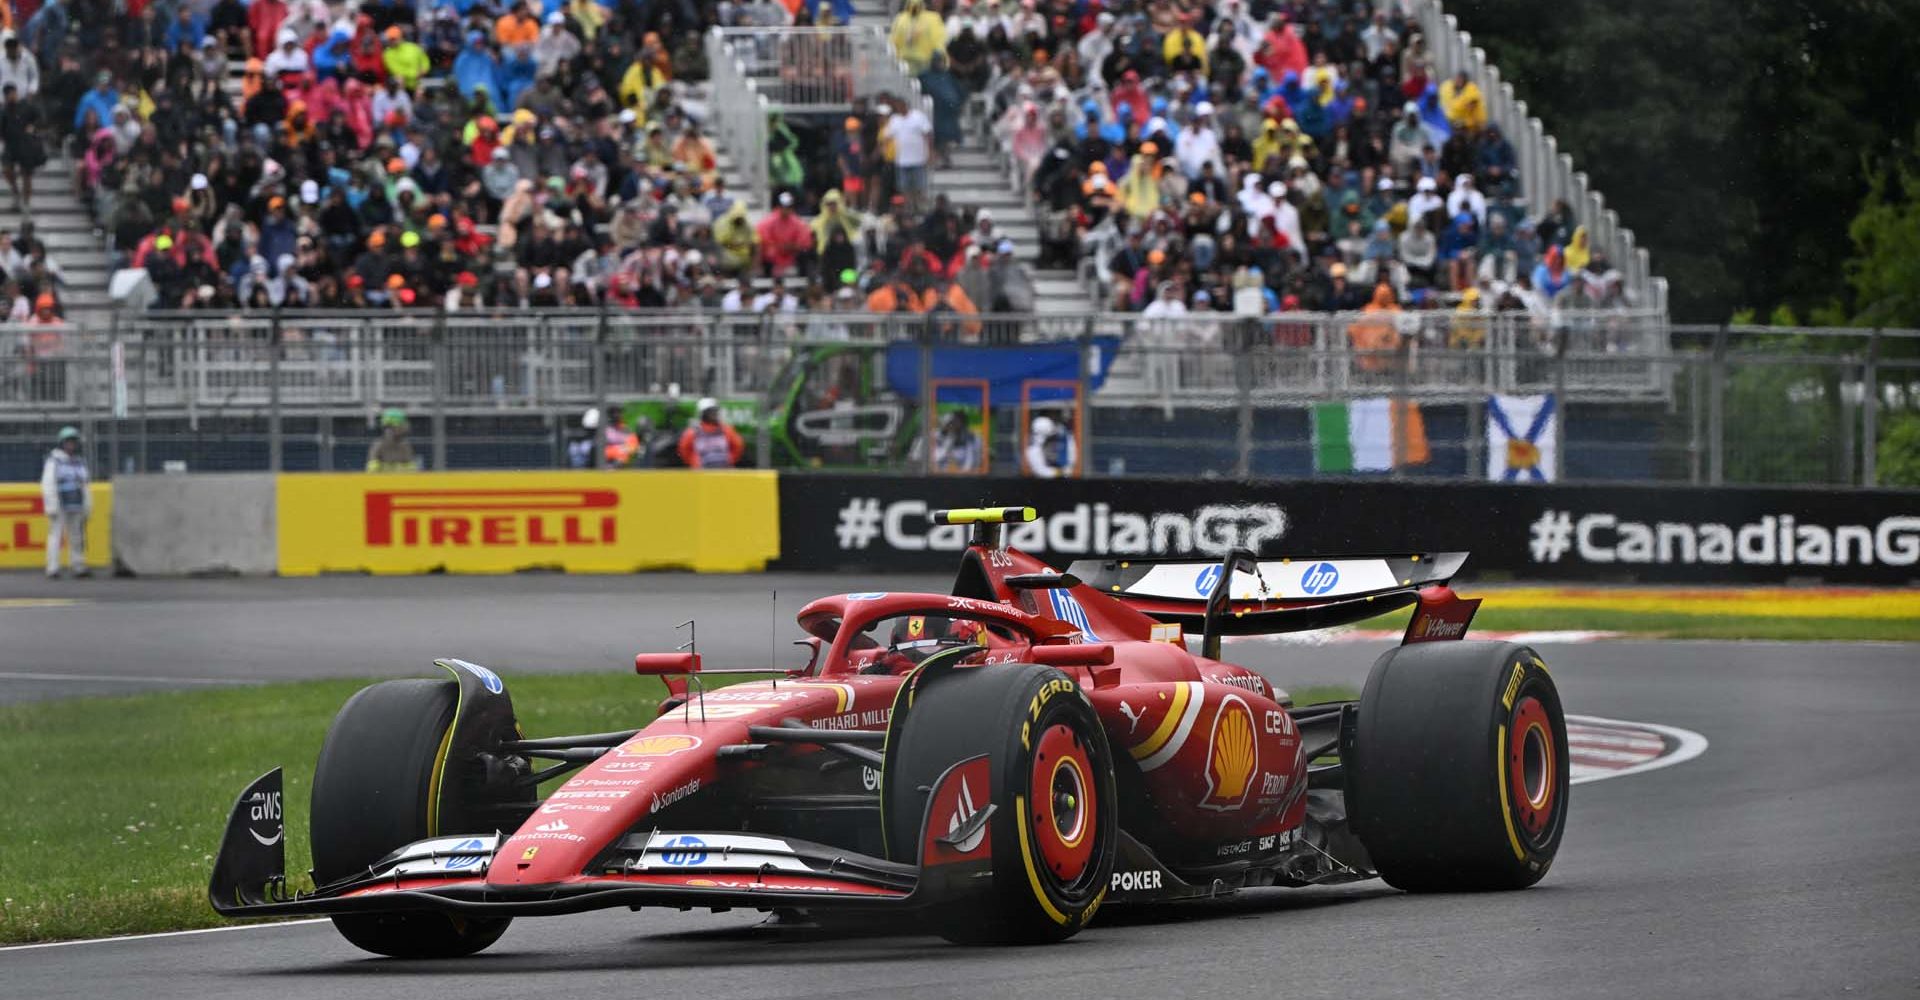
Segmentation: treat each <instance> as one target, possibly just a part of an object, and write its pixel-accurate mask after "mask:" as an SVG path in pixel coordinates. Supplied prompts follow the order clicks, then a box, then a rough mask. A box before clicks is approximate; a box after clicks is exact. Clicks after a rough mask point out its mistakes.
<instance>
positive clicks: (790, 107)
mask: <svg viewBox="0 0 1920 1000" xmlns="http://www.w3.org/2000/svg"><path fill="white" fill-rule="evenodd" d="M706 47H707V62H708V65H710V66H711V67H713V69H712V80H713V88H714V94H713V101H712V111H711V112H710V116H711V119H712V121H713V127H714V130H715V131H716V132H718V133H719V134H720V136H721V138H722V141H723V142H724V143H725V146H726V148H727V149H728V150H729V151H730V152H731V153H733V155H734V156H735V157H736V158H737V159H738V160H739V162H740V163H741V165H742V168H743V169H744V170H745V172H746V175H747V179H748V184H749V186H750V187H751V188H752V191H753V195H754V197H755V198H756V199H757V200H758V201H759V202H760V203H761V204H765V203H766V198H767V194H768V170H767V131H766V129H767V125H766V121H767V113H768V112H769V111H772V110H776V109H778V110H781V111H789V112H795V113H814V112H832V111H838V110H843V109H846V108H849V107H851V106H852V104H853V101H854V99H855V98H857V97H873V96H876V95H878V94H883V93H884V94H892V95H894V96H896V97H900V98H903V99H905V100H907V101H909V102H911V103H913V104H915V105H918V106H919V107H920V109H921V110H922V111H923V112H925V113H926V114H927V116H928V117H929V118H931V117H932V115H933V106H932V102H931V101H929V100H928V99H927V97H926V96H925V95H924V94H922V93H921V92H920V82H919V81H918V80H916V79H915V78H914V77H913V75H912V74H911V73H909V72H908V71H907V67H906V66H905V64H903V63H901V62H900V59H899V57H898V56H897V55H895V54H894V52H893V47H892V46H891V45H890V44H888V42H887V35H886V31H885V30H884V29H883V28H881V27H879V26H877V25H855V26H852V27H829V28H712V29H709V30H708V32H707V38H706Z"/></svg>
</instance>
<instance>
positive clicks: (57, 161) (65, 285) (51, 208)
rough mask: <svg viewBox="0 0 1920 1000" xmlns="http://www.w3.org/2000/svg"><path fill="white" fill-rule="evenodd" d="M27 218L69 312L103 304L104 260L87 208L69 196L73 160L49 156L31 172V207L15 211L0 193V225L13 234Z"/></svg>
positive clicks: (106, 300)
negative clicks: (58, 281)
mask: <svg viewBox="0 0 1920 1000" xmlns="http://www.w3.org/2000/svg"><path fill="white" fill-rule="evenodd" d="M29 218H30V219H32V220H33V228H34V237H35V238H36V239H38V240H40V242H42V243H44V244H46V246H47V259H48V261H49V262H51V263H52V265H53V266H54V269H55V270H57V271H58V272H59V274H60V276H61V279H62V281H61V285H60V300H61V303H62V305H63V306H64V307H65V309H66V312H67V314H68V315H69V316H71V315H73V314H74V313H76V312H80V311H91V310H98V309H103V308H106V307H107V306H109V305H111V304H112V300H111V298H110V297H109V296H108V295H107V279H108V277H109V274H108V271H107V262H106V258H105V256H104V255H103V254H102V253H101V249H100V241H99V240H97V239H95V238H94V236H93V223H92V221H91V220H90V219H88V218H87V210H86V208H85V207H84V206H83V205H81V204H80V203H79V202H78V201H76V200H75V199H74V196H73V165H72V162H71V161H69V160H68V159H66V158H65V157H54V158H50V159H48V160H47V162H46V163H45V164H43V165H41V167H40V169H39V170H38V171H36V172H35V173H34V175H33V211H32V212H31V213H26V212H22V211H20V208H19V206H17V205H16V204H14V201H13V199H12V197H11V196H9V195H6V194H5V193H0V230H4V231H5V232H7V233H9V234H13V235H15V236H16V237H17V235H18V234H19V232H20V224H21V223H23V222H25V221H27V220H28V219H29Z"/></svg>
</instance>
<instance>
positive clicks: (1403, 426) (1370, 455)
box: [1313, 396, 1431, 472]
mask: <svg viewBox="0 0 1920 1000" xmlns="http://www.w3.org/2000/svg"><path fill="white" fill-rule="evenodd" d="M1396 441H1398V442H1399V448H1398V455H1397V456H1396V454H1395V451H1396V449H1395V447H1394V442H1396ZM1429 457H1431V454H1430V452H1429V451H1428V450H1427V426H1426V424H1425V423H1424V422H1423V421H1422V420H1421V419H1420V405H1419V404H1418V403H1412V402H1406V401H1402V402H1400V403H1397V404H1396V403H1395V402H1394V401H1393V400H1391V399H1388V398H1386V397H1384V396H1378V397H1374V398H1372V399H1350V400H1347V401H1345V402H1339V403H1316V404H1314V407H1313V467H1314V469H1315V470H1317V471H1320V472H1386V471H1388V470H1390V469H1393V468H1394V467H1396V466H1399V467H1403V468H1404V467H1406V466H1409V465H1425V464H1426V463H1427V459H1428V458H1429ZM1396 459H1397V460H1396Z"/></svg>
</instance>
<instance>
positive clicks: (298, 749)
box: [0, 673, 1355, 944]
mask: <svg viewBox="0 0 1920 1000" xmlns="http://www.w3.org/2000/svg"><path fill="white" fill-rule="evenodd" d="M511 680H512V684H513V694H514V705H515V708H516V709H517V710H518V712H519V716H520V723H521V727H522V728H523V729H524V730H525V731H526V733H527V735H529V736H543V735H554V734H559V733H568V732H574V733H591V732H606V731H609V730H615V729H622V728H626V727H630V726H633V725H636V724H637V723H636V720H644V719H646V718H649V717H650V715H651V713H652V710H653V706H654V705H655V704H656V703H657V702H658V701H659V699H660V698H662V697H664V696H665V694H666V690H665V688H664V686H663V685H661V683H660V682H659V681H657V680H655V679H653V678H637V677H634V676H632V675H631V674H618V673H593V674H530V675H526V676H520V677H514V678H512V679H511ZM367 683H368V681H367V680H364V679H355V680H330V681H309V682H299V683H287V684H269V685H262V686H259V687H236V688H221V689H215V690H196V691H182V692H168V693H160V694H144V695H135V696H132V697H124V698H76V699H70V700H63V701H50V702H37V703H28V704H22V705H8V706H0V758H4V759H6V760H8V761H12V762H13V763H12V764H11V765H10V768H11V769H10V771H9V773H8V785H7V797H6V798H7V803H6V809H5V810H4V811H0V944H20V943H25V942H31V941H52V940H61V939H67V938H83V937H104V936H109V935H116V934H141V933H150V932H155V931H174V930H187V929H191V928H195V927H211V926H216V925H219V924H221V923H223V921H222V920H221V919H220V918H219V917H216V916H215V915H214V913H213V910H212V909H211V908H210V907H209V906H208V905H207V896H206V892H207V875H208V872H209V870H210V869H211V868H212V865H213V852H214V851H215V850H216V849H217V848H218V846H219V842H220V833H221V830H222V828H223V825H224V823H225V821H226V814H227V810H228V809H229V808H231V807H232V805H233V798H234V796H235V795H237V794H239V791H240V789H241V788H242V787H243V786H245V785H246V783H247V782H248V781H250V780H252V779H253V778H255V777H257V776H259V775H260V774H261V773H262V772H264V771H266V770H268V769H269V768H271V767H273V766H274V765H276V764H278V765H281V766H283V767H284V768H285V769H286V773H285V779H286V786H285V787H286V802H287V809H288V815H287V868H288V870H289V871H290V872H300V871H304V870H305V869H306V867H307V796H308V794H309V792H310V790H311V789H312V781H313V761H314V758H315V757H317V756H318V755H319V753H320V741H321V739H322V738H323V737H324V736H325V735H326V731H327V726H328V724H329V723H331V722H332V721H333V715H334V712H336V711H337V710H338V709H339V707H340V705H341V703H342V702H344V701H346V699H347V697H348V696H349V695H351V694H353V692H354V691H356V690H358V689H359V688H360V687H362V686H363V685H365V684H367ZM1293 695H1294V698H1295V701H1296V703H1297V704H1301V705H1306V704H1311V703H1313V702H1315V701H1328V700H1338V699H1341V698H1352V697H1355V694H1354V692H1353V691H1351V690H1343V689H1339V688H1326V687H1311V688H1301V689H1298V690H1295V691H1293Z"/></svg>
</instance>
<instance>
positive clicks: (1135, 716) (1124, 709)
mask: <svg viewBox="0 0 1920 1000" xmlns="http://www.w3.org/2000/svg"><path fill="white" fill-rule="evenodd" d="M1120 714H1121V715H1124V716H1126V717H1127V721H1128V722H1130V723H1132V725H1129V726H1128V727H1127V735H1128V736H1132V735H1133V731H1134V730H1136V729H1139V728H1140V717H1141V716H1143V715H1145V714H1146V711H1145V710H1144V709H1137V708H1134V707H1133V706H1132V705H1129V704H1127V703H1126V702H1124V701H1123V702H1121V703H1120Z"/></svg>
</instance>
